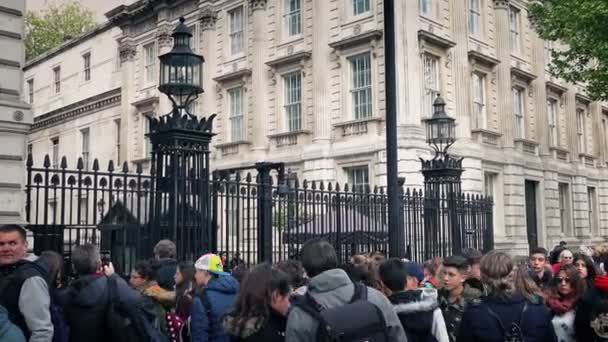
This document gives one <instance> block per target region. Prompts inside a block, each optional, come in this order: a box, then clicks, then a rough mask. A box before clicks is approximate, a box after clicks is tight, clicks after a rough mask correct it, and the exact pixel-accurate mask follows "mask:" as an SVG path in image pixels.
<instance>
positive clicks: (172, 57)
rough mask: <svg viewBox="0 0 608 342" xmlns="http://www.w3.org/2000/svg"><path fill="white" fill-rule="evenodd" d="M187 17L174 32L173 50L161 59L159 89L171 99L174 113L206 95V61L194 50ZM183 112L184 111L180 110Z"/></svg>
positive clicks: (181, 20)
mask: <svg viewBox="0 0 608 342" xmlns="http://www.w3.org/2000/svg"><path fill="white" fill-rule="evenodd" d="M185 21H186V20H185V19H184V17H181V18H179V24H177V27H176V28H175V30H174V31H173V34H171V36H172V37H173V49H171V51H169V52H167V53H166V54H164V55H162V56H160V57H158V58H159V59H160V82H159V86H158V90H160V92H161V93H164V94H165V95H167V96H168V97H169V99H170V100H171V102H172V103H173V110H176V109H177V110H178V111H179V110H184V111H186V112H187V113H188V114H190V115H192V113H190V112H188V106H189V105H190V104H191V103H192V102H193V101H194V100H196V98H197V96H198V94H200V93H202V92H203V63H204V62H205V59H204V58H203V56H201V55H197V54H195V53H194V52H193V51H192V49H191V48H190V40H191V39H192V33H191V32H190V29H189V28H188V26H186V24H184V22H185ZM180 112H181V111H180Z"/></svg>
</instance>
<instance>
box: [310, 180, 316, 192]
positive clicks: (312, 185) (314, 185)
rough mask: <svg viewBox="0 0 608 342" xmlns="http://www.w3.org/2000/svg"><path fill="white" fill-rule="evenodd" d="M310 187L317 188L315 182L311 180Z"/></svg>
mask: <svg viewBox="0 0 608 342" xmlns="http://www.w3.org/2000/svg"><path fill="white" fill-rule="evenodd" d="M310 188H311V189H313V190H317V182H316V181H314V180H313V181H312V184H311V185H310Z"/></svg>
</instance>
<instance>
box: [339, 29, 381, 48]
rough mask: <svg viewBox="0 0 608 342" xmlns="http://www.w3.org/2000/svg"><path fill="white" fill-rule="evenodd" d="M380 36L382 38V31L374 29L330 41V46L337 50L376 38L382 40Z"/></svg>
mask: <svg viewBox="0 0 608 342" xmlns="http://www.w3.org/2000/svg"><path fill="white" fill-rule="evenodd" d="M380 38H382V31H381V30H373V31H368V32H364V33H361V34H358V35H356V36H351V37H348V38H344V39H341V40H338V41H335V42H332V43H329V47H331V48H332V49H335V50H344V49H348V48H350V47H353V46H357V45H362V44H365V43H369V42H372V41H374V40H380Z"/></svg>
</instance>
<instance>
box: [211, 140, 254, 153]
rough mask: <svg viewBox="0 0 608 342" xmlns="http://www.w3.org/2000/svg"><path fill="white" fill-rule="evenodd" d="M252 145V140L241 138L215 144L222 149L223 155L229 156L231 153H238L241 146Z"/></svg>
mask: <svg viewBox="0 0 608 342" xmlns="http://www.w3.org/2000/svg"><path fill="white" fill-rule="evenodd" d="M249 145H251V142H250V141H247V140H239V141H234V142H228V143H223V144H217V145H215V148H217V149H218V150H220V152H221V153H222V156H227V155H231V154H238V153H239V148H240V146H249Z"/></svg>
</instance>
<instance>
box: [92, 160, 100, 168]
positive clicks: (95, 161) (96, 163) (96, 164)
mask: <svg viewBox="0 0 608 342" xmlns="http://www.w3.org/2000/svg"><path fill="white" fill-rule="evenodd" d="M93 171H99V160H98V159H97V158H95V159H93Z"/></svg>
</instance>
